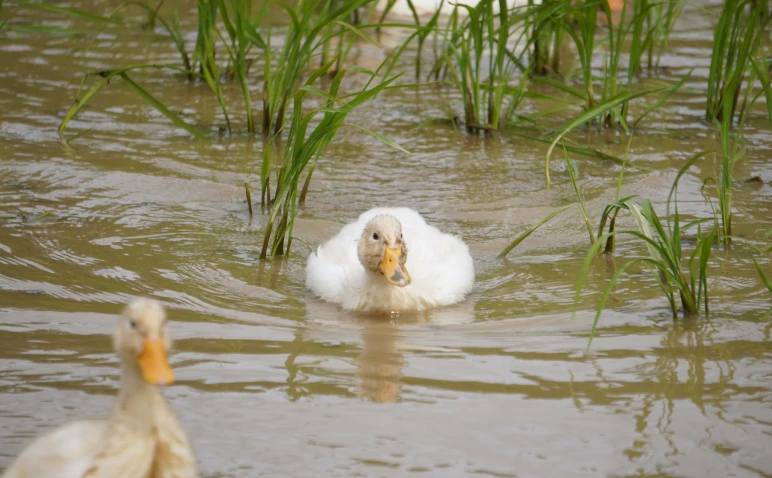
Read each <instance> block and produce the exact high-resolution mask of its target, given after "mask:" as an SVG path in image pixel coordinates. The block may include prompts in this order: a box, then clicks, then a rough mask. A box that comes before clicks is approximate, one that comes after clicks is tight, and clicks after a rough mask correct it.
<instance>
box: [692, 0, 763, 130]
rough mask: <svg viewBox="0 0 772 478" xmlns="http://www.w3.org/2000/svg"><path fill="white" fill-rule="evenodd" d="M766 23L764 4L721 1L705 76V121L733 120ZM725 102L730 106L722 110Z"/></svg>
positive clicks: (730, 0) (743, 1)
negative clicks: (707, 71)
mask: <svg viewBox="0 0 772 478" xmlns="http://www.w3.org/2000/svg"><path fill="white" fill-rule="evenodd" d="M769 21H770V20H769V5H768V3H767V2H763V1H756V0H727V1H725V2H724V4H723V7H722V8H721V13H720V15H719V19H718V23H717V24H716V29H715V34H714V44H713V55H712V57H711V62H710V72H709V75H708V91H707V105H706V110H705V119H706V120H707V121H709V122H714V121H718V122H722V121H723V119H724V116H726V115H729V119H730V121H732V118H734V116H735V114H736V112H737V104H738V99H739V98H740V91H741V89H742V88H743V83H745V84H746V88H749V87H750V82H748V81H745V75H746V71H747V70H748V68H749V67H750V66H751V62H752V59H753V58H755V57H756V52H757V50H758V47H759V45H760V44H761V41H762V38H763V36H764V31H765V29H766V26H767V25H768V23H769ZM724 103H729V104H730V107H729V108H725V107H724ZM742 114H743V112H742V111H741V112H740V115H741V116H742ZM770 121H772V118H770Z"/></svg>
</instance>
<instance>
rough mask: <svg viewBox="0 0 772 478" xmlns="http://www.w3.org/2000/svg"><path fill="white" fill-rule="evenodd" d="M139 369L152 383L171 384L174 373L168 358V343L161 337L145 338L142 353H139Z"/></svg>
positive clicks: (148, 381)
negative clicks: (154, 338)
mask: <svg viewBox="0 0 772 478" xmlns="http://www.w3.org/2000/svg"><path fill="white" fill-rule="evenodd" d="M138 363H139V369H140V370H141V371H142V376H143V377H145V381H146V382H147V383H149V384H150V385H171V384H173V383H174V373H172V368H171V367H170V366H169V361H168V360H167V358H166V345H165V344H164V341H163V340H161V339H158V340H150V339H145V342H144V344H143V346H142V353H141V354H139V360H138Z"/></svg>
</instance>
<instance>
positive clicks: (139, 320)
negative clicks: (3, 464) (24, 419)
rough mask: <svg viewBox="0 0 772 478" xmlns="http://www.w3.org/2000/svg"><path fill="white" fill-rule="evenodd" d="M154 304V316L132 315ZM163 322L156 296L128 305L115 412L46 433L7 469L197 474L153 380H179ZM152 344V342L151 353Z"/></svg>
mask: <svg viewBox="0 0 772 478" xmlns="http://www.w3.org/2000/svg"><path fill="white" fill-rule="evenodd" d="M148 304H150V305H148ZM134 306H136V307H135V308H134V309H132V307H134ZM148 309H149V312H150V313H151V314H156V316H155V317H150V318H148V317H146V316H140V317H135V316H134V313H135V312H138V313H139V314H142V313H143V312H148ZM129 324H134V325H129ZM164 324H165V317H164V316H163V310H162V309H161V308H160V306H159V305H157V304H156V303H155V302H152V301H138V302H136V303H134V304H132V305H131V306H129V307H128V308H127V309H126V311H124V316H123V317H122V318H121V321H120V322H119V326H118V331H117V332H116V337H115V341H116V350H117V351H118V352H119V355H122V365H121V385H120V391H119V392H118V397H117V400H116V402H115V405H114V407H113V411H112V413H111V415H110V417H109V418H107V419H104V420H79V421H75V422H71V423H69V424H67V425H64V426H62V427H60V428H58V429H56V430H54V431H52V432H50V433H48V434H46V435H43V436H41V437H40V438H38V439H36V440H35V441H33V442H32V443H31V444H30V445H29V446H28V447H27V448H26V449H25V450H24V451H22V453H21V454H20V455H19V456H18V457H17V458H16V460H15V461H14V462H13V463H12V464H11V466H10V468H8V470H6V472H5V474H4V475H3V477H4V478H121V477H136V478H193V477H195V476H196V474H197V473H196V464H195V458H194V455H193V452H192V449H191V446H190V443H189V441H188V438H187V436H186V434H185V432H184V431H183V429H182V427H181V426H180V424H179V422H178V421H177V419H176V417H175V416H174V413H173V412H172V410H171V409H170V408H169V405H168V404H167V402H166V400H165V399H164V398H163V396H162V395H161V394H160V393H159V392H158V390H157V389H156V387H155V385H158V384H168V383H171V381H173V375H172V373H171V369H170V368H169V367H168V363H167V362H166V352H165V350H166V349H167V348H168V344H169V340H170V339H169V338H168V336H165V332H163V331H161V332H159V330H161V329H162V328H164ZM143 342H144V344H143ZM162 343H165V344H166V345H161V344H162ZM153 347H157V348H155V349H153ZM143 348H144V349H145V350H143ZM147 349H152V350H151V352H150V353H148V352H147ZM156 352H157V353H156ZM137 356H139V365H138V363H137V361H136V359H137ZM153 367H157V368H153Z"/></svg>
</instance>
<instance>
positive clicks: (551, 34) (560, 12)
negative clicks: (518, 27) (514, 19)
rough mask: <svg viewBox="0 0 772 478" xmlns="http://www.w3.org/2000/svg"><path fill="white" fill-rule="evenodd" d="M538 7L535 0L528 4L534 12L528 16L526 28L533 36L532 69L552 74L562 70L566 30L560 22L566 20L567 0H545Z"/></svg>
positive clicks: (534, 71) (532, 70)
mask: <svg viewBox="0 0 772 478" xmlns="http://www.w3.org/2000/svg"><path fill="white" fill-rule="evenodd" d="M542 5H544V6H546V7H548V8H537V7H536V6H535V5H534V2H533V0H529V1H528V6H529V8H530V9H532V12H533V14H532V15H529V16H528V17H527V18H526V25H527V26H526V28H527V29H528V30H529V31H530V36H531V40H530V41H531V43H532V47H531V54H530V58H529V62H528V63H529V65H530V71H531V72H532V73H533V74H535V75H551V74H557V73H558V72H559V71H560V60H561V49H562V46H563V35H564V31H563V28H562V26H561V25H560V22H563V21H565V13H566V7H567V6H568V2H566V1H565V0H544V1H543V2H542Z"/></svg>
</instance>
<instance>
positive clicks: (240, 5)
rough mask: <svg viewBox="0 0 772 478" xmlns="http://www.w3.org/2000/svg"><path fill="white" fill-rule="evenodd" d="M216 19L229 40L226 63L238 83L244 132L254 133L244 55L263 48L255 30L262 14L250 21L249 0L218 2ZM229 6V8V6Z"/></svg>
mask: <svg viewBox="0 0 772 478" xmlns="http://www.w3.org/2000/svg"><path fill="white" fill-rule="evenodd" d="M218 5H219V10H220V17H221V18H222V21H223V25H225V31H226V32H227V33H228V37H229V38H230V47H229V48H228V49H227V50H228V54H229V55H230V61H231V64H232V65H233V70H234V72H235V76H236V78H237V79H238V81H239V86H240V87H241V92H242V94H243V95H244V106H245V108H246V112H247V131H248V132H249V134H250V135H252V134H255V133H256V128H255V118H254V116H253V115H252V99H251V97H250V94H249V83H248V81H247V75H248V73H249V67H250V65H251V62H250V61H249V60H248V59H247V54H248V53H249V50H250V49H251V48H252V47H253V46H257V47H259V48H263V49H264V48H265V47H266V43H265V41H264V40H263V38H262V37H261V36H260V33H259V32H258V31H257V25H258V24H259V23H260V20H261V19H262V17H263V12H265V9H263V11H262V12H261V14H260V15H259V16H258V18H257V20H256V21H254V22H253V21H252V1H251V0H230V1H229V2H227V3H226V2H225V0H219V2H218ZM229 5H230V7H229Z"/></svg>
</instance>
